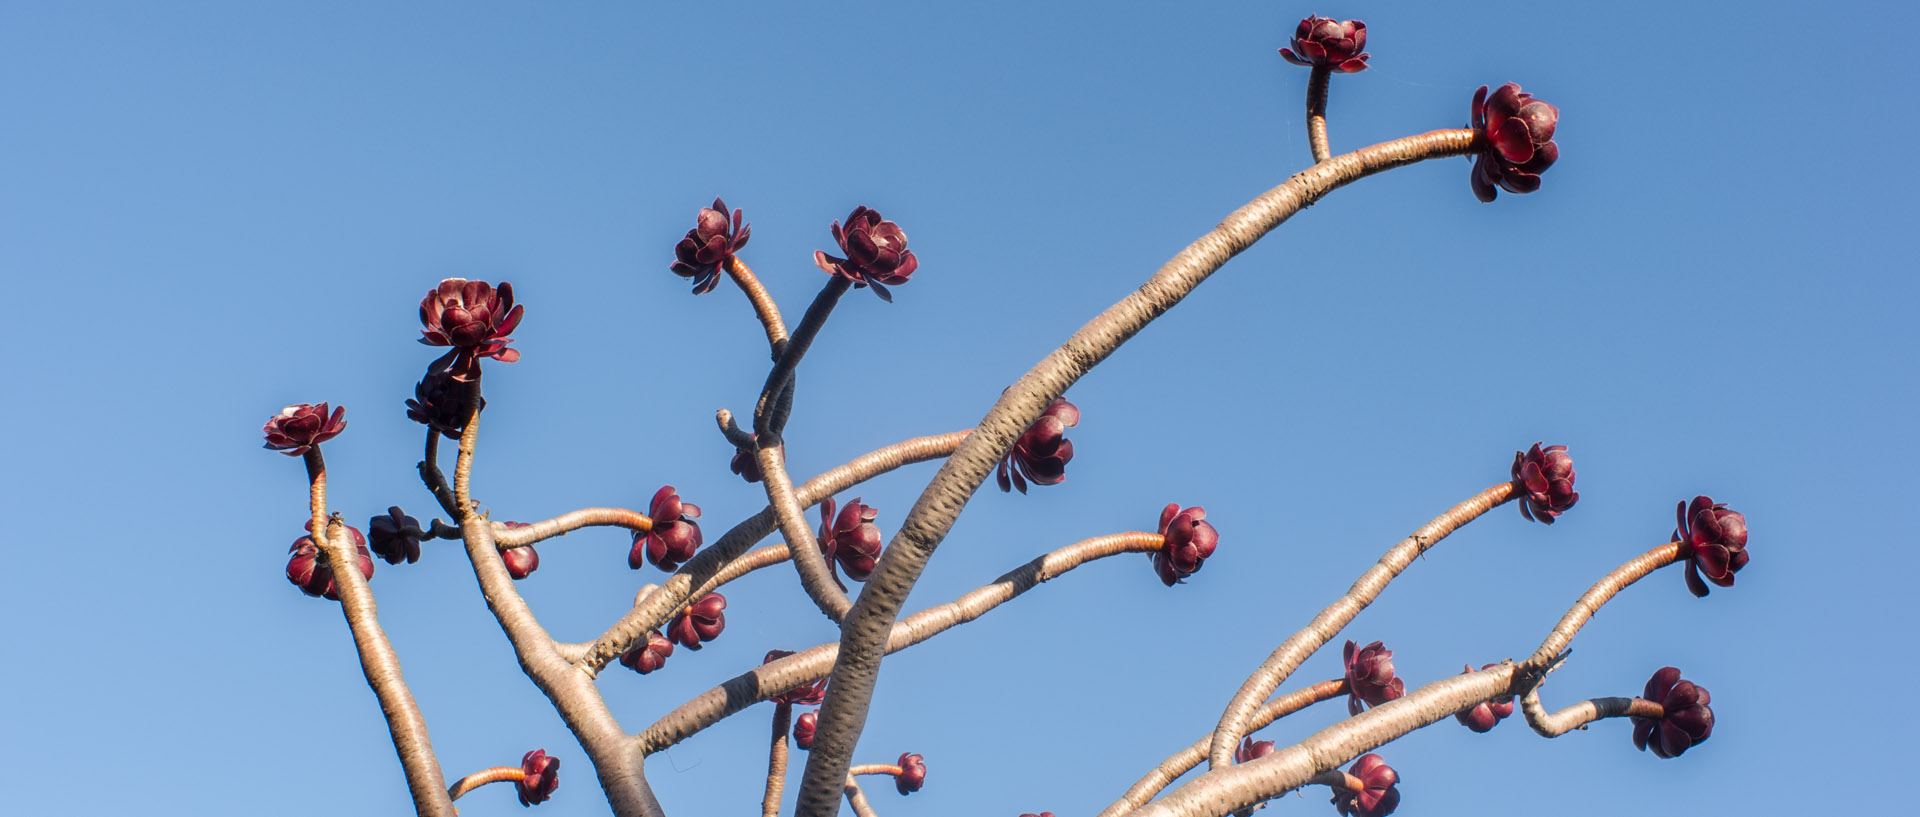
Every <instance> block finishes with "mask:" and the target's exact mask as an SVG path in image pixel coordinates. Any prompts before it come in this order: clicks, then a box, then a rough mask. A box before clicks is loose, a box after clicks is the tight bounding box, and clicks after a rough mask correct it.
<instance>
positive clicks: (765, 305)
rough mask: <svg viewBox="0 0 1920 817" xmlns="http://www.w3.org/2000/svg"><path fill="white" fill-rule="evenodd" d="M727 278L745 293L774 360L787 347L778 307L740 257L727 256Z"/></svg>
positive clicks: (785, 328)
mask: <svg viewBox="0 0 1920 817" xmlns="http://www.w3.org/2000/svg"><path fill="white" fill-rule="evenodd" d="M727 276H728V277H730V278H732V279H733V283H734V284H735V285H736V286H738V287H740V291H741V292H742V293H745V294H746V296H747V301H748V302H750V303H752V304H753V313H754V314H755V315H757V316H759V318H760V325H761V326H762V327H764V328H765V329H766V330H767V346H768V347H769V348H771V349H772V350H773V357H774V359H775V360H779V359H780V352H781V351H782V350H783V349H784V348H785V347H786V345H787V325H786V324H785V323H782V322H781V321H780V307H779V306H777V305H775V304H774V302H773V296H771V295H768V294H767V290H766V288H765V287H763V286H761V285H760V279H758V278H755V277H754V276H753V269H752V268H751V267H748V266H747V262H745V261H742V260H740V256H737V255H734V256H728V258H727Z"/></svg>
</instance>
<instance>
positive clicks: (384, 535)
mask: <svg viewBox="0 0 1920 817" xmlns="http://www.w3.org/2000/svg"><path fill="white" fill-rule="evenodd" d="M309 524H311V523H309ZM367 530H369V531H372V532H373V541H372V544H373V553H374V555H376V556H379V557H380V558H382V559H385V560H387V564H390V565H397V564H399V563H401V562H406V563H407V564H413V563H414V562H417V561H420V540H421V539H422V538H425V537H426V535H427V532H426V531H424V530H421V529H420V520H417V519H414V518H413V517H411V516H408V515H406V514H404V513H401V512H400V506H398V505H395V506H393V507H391V508H388V509H387V512H386V513H385V514H382V515H380V516H376V517H374V518H373V520H372V521H370V522H368V523H367Z"/></svg>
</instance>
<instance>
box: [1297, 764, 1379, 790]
mask: <svg viewBox="0 0 1920 817" xmlns="http://www.w3.org/2000/svg"><path fill="white" fill-rule="evenodd" d="M1307 783H1308V784H1310V785H1314V786H1326V787H1328V788H1333V789H1345V790H1347V791H1364V790H1366V788H1367V782H1366V781H1365V780H1361V779H1360V778H1358V777H1354V776H1353V775H1350V774H1347V773H1346V772H1344V771H1342V770H1340V769H1328V770H1326V771H1324V772H1321V773H1319V774H1316V775H1314V776H1313V779H1312V780H1309V781H1307Z"/></svg>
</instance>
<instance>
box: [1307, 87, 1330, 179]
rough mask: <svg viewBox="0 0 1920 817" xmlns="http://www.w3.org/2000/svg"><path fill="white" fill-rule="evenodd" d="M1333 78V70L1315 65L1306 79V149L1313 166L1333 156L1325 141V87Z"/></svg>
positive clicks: (1328, 144)
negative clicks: (1309, 153)
mask: <svg viewBox="0 0 1920 817" xmlns="http://www.w3.org/2000/svg"><path fill="white" fill-rule="evenodd" d="M1332 78H1333V69H1332V68H1329V67H1327V66H1324V65H1316V66H1314V67H1313V72H1312V73H1311V74H1309V75H1308V77H1307V147H1308V148H1310V149H1311V150H1312V151H1313V161H1314V163H1315V164H1318V163H1320V162H1324V161H1326V160H1327V159H1328V158H1330V157H1332V156H1333V149H1332V146H1331V145H1330V143H1329V142H1328V140H1327V86H1328V85H1331V84H1332V83H1331V82H1329V80H1331V79H1332Z"/></svg>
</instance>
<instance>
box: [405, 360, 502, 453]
mask: <svg viewBox="0 0 1920 817" xmlns="http://www.w3.org/2000/svg"><path fill="white" fill-rule="evenodd" d="M486 407H487V398H485V397H482V398H480V408H481V409H485V408H486ZM472 417H473V408H472V407H471V406H468V405H467V387H466V385H465V384H462V383H461V382H460V381H458V380H455V379H453V373H452V372H449V371H444V370H439V371H431V372H427V374H426V376H424V377H422V378H420V382H419V383H416V384H414V386H413V399H412V400H408V401H407V419H409V420H412V421H414V422H416V423H419V424H421V425H424V426H426V427H428V428H431V429H433V430H435V431H438V432H440V434H441V435H443V436H445V437H446V438H447V439H449V440H457V439H460V433H461V432H463V431H466V430H467V420H469V419H471V418H472Z"/></svg>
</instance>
